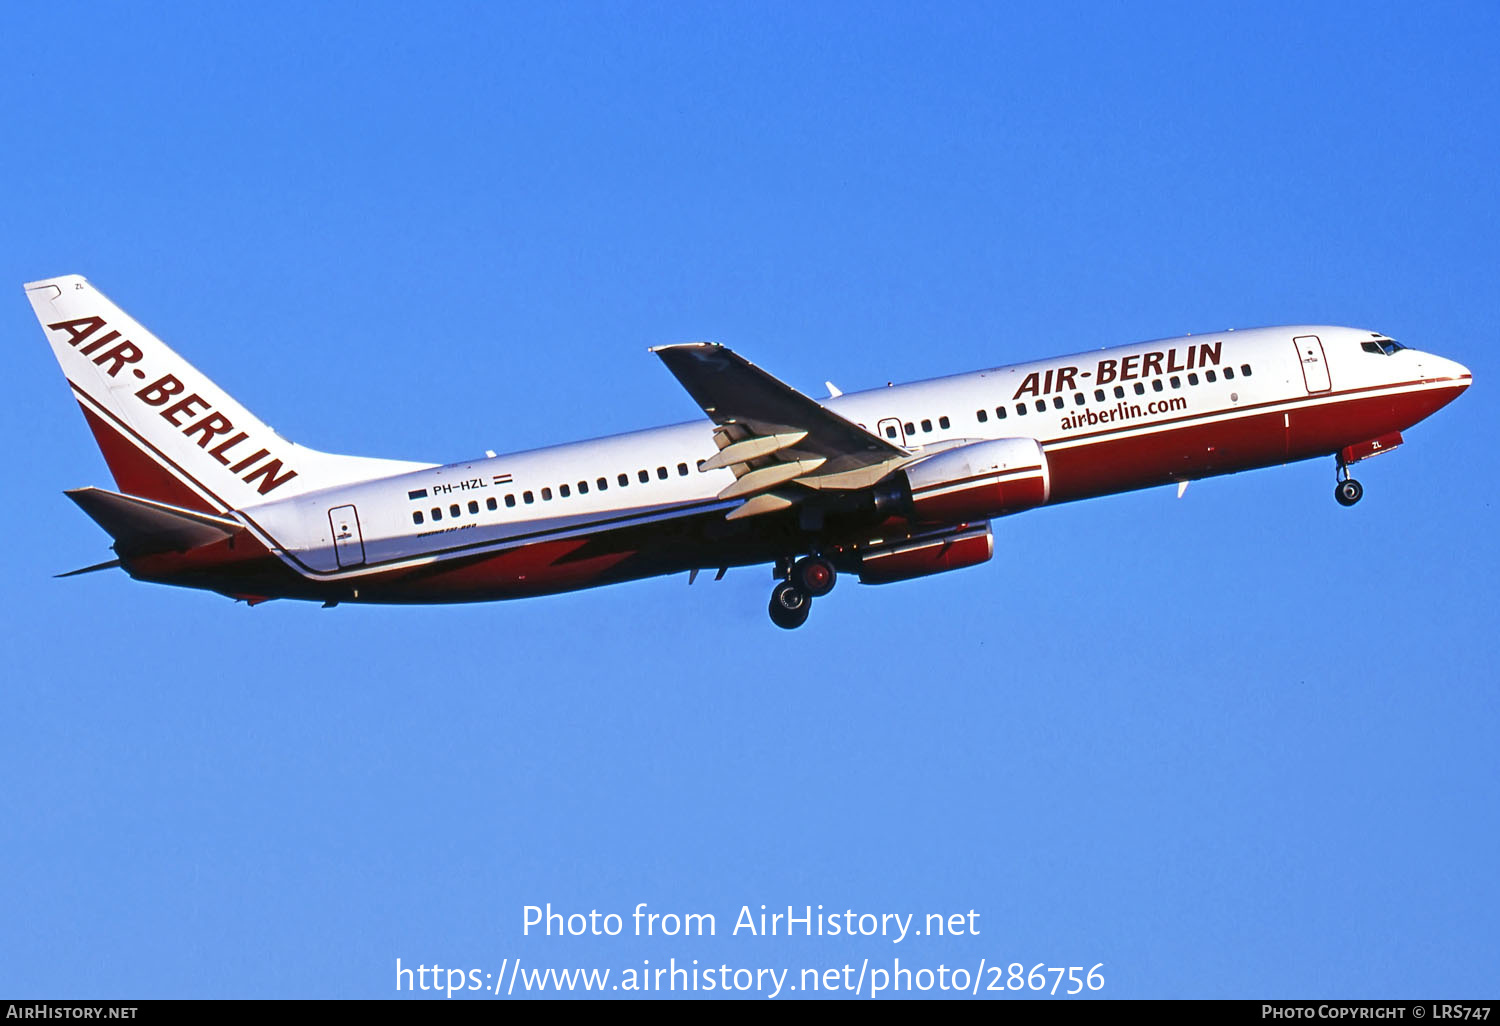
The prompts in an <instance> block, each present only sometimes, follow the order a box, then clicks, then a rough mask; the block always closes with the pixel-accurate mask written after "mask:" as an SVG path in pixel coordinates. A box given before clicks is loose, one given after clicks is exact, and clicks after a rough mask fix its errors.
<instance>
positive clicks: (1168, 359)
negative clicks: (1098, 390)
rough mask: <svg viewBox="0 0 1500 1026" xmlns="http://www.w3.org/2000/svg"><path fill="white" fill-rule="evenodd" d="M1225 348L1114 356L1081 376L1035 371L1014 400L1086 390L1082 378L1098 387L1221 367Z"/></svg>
mask: <svg viewBox="0 0 1500 1026" xmlns="http://www.w3.org/2000/svg"><path fill="white" fill-rule="evenodd" d="M1223 345H1224V343H1222V342H1214V343H1212V344H1210V343H1206V342H1205V343H1201V344H1199V345H1195V346H1183V347H1182V348H1181V349H1179V348H1178V347H1177V346H1173V347H1172V348H1170V349H1167V350H1160V351H1152V352H1149V353H1132V354H1131V355H1129V356H1123V357H1118V358H1116V357H1110V358H1109V359H1105V360H1100V361H1099V365H1098V367H1097V368H1096V369H1095V370H1093V371H1084V372H1082V373H1081V374H1080V373H1079V369H1078V368H1077V367H1056V368H1053V369H1050V370H1048V371H1047V372H1046V373H1045V374H1044V373H1043V372H1042V371H1032V372H1031V373H1030V374H1028V375H1026V380H1024V381H1022V382H1021V387H1020V388H1018V389H1016V394H1015V395H1013V396H1011V398H1012V399H1019V398H1021V397H1022V396H1023V395H1048V394H1050V393H1052V392H1069V391H1073V390H1074V389H1077V388H1080V387H1082V386H1080V385H1079V384H1078V380H1077V379H1078V378H1092V379H1093V380H1092V383H1093V384H1095V385H1107V384H1109V383H1110V382H1111V381H1134V380H1135V379H1136V378H1150V377H1155V376H1156V375H1158V374H1175V373H1176V372H1177V371H1190V370H1192V369H1194V368H1195V367H1207V366H1209V365H1210V364H1212V365H1214V366H1218V363H1219V353H1220V350H1221V347H1222V346H1223Z"/></svg>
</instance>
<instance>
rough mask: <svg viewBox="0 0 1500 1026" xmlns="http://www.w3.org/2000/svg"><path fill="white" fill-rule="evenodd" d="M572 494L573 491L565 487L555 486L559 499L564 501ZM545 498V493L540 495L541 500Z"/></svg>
mask: <svg viewBox="0 0 1500 1026" xmlns="http://www.w3.org/2000/svg"><path fill="white" fill-rule="evenodd" d="M572 494H573V489H571V488H569V487H568V486H567V485H558V486H557V495H558V497H559V498H562V499H566V498H567V497H568V496H570V495H572ZM546 497H547V496H546V493H543V494H542V498H544V499H545V498H546Z"/></svg>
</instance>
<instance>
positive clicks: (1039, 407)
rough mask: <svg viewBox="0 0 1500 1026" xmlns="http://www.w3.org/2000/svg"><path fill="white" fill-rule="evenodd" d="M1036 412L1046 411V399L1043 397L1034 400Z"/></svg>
mask: <svg viewBox="0 0 1500 1026" xmlns="http://www.w3.org/2000/svg"><path fill="white" fill-rule="evenodd" d="M1036 412H1038V413H1046V412H1047V400H1045V399H1038V400H1037V401H1036Z"/></svg>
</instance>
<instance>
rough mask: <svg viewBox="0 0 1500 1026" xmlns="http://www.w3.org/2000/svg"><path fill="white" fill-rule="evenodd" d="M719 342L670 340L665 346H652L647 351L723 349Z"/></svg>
mask: <svg viewBox="0 0 1500 1026" xmlns="http://www.w3.org/2000/svg"><path fill="white" fill-rule="evenodd" d="M723 348H724V347H723V346H722V345H720V344H719V343H718V342H669V343H667V344H666V345H664V346H652V347H651V348H650V349H649V350H647V352H652V353H662V352H666V351H667V350H669V349H723Z"/></svg>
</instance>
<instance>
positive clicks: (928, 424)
mask: <svg viewBox="0 0 1500 1026" xmlns="http://www.w3.org/2000/svg"><path fill="white" fill-rule="evenodd" d="M922 430H923V431H931V430H932V421H930V420H924V421H922Z"/></svg>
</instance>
